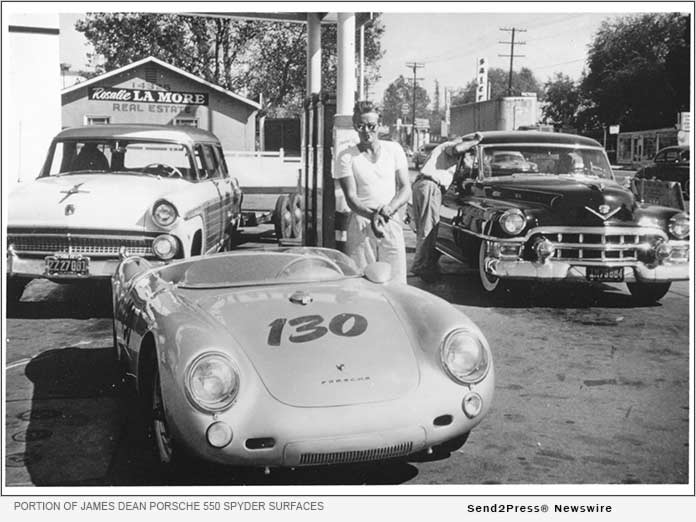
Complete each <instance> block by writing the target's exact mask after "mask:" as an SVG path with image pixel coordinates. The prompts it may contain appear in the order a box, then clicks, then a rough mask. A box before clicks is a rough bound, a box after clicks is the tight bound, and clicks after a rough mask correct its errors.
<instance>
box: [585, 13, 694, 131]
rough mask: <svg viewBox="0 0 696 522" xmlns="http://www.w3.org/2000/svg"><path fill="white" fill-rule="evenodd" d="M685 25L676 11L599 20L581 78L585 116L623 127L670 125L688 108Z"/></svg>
mask: <svg viewBox="0 0 696 522" xmlns="http://www.w3.org/2000/svg"><path fill="white" fill-rule="evenodd" d="M689 25H690V20H689V16H688V15H683V14H680V13H650V14H642V15H636V16H629V17H623V18H619V19H615V20H611V21H605V22H603V23H602V25H601V26H600V28H599V30H598V31H597V33H596V35H595V37H594V40H593V41H592V43H591V44H590V47H589V51H588V60H587V68H588V72H587V74H586V75H585V77H584V78H583V80H582V84H581V90H582V95H583V97H584V98H585V100H586V102H587V107H586V109H585V111H583V112H585V113H586V117H587V116H590V117H591V118H593V119H594V121H595V122H596V123H599V124H600V125H601V124H602V123H603V124H617V123H618V124H621V126H622V129H625V130H637V129H649V128H656V127H663V126H669V125H673V124H674V122H675V120H676V114H677V112H679V111H682V110H689V80H690V76H689V74H690V73H689V54H690V49H689Z"/></svg>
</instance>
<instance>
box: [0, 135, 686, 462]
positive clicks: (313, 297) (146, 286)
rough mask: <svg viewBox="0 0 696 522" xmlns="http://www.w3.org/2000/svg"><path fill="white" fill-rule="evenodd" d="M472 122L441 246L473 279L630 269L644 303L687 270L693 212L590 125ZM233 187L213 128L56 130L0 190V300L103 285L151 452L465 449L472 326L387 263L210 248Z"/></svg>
mask: <svg viewBox="0 0 696 522" xmlns="http://www.w3.org/2000/svg"><path fill="white" fill-rule="evenodd" d="M470 137H471V136H465V137H464V141H469V140H468V138H470ZM479 137H480V140H478V141H477V144H476V145H475V146H474V147H473V151H472V150H471V149H469V150H458V149H455V150H454V152H455V154H459V155H460V156H461V160H460V161H459V163H458V165H457V169H456V173H455V176H454V180H453V182H452V184H451V186H450V187H449V188H448V189H447V192H446V193H445V195H444V197H443V207H442V209H441V225H440V227H439V231H438V237H437V248H438V250H439V251H440V252H442V253H443V254H446V255H448V256H451V257H453V258H454V259H456V260H458V261H461V262H465V263H469V264H471V265H473V266H475V267H476V268H477V270H478V276H479V281H480V283H481V286H482V287H483V288H484V289H485V290H486V291H487V292H491V293H493V292H497V291H499V289H501V288H503V287H505V286H507V285H509V284H511V283H517V284H524V283H525V282H527V283H529V282H533V281H541V282H550V283H553V282H558V281H574V282H585V283H605V282H625V283H627V285H628V289H629V291H630V292H631V294H633V296H634V297H635V298H636V299H637V300H638V301H639V302H642V303H649V302H654V301H657V300H659V299H660V298H661V297H662V296H664V295H665V293H666V292H667V291H668V289H669V287H670V284H671V282H672V281H677V280H683V279H688V261H689V256H690V242H689V239H690V218H689V216H688V214H687V213H686V212H683V211H681V210H679V209H676V208H670V207H664V206H658V205H649V204H644V203H642V202H641V201H640V200H639V199H638V198H637V197H636V195H635V194H633V193H632V192H631V191H630V190H628V189H626V188H625V187H623V186H621V185H619V184H618V183H617V182H616V181H615V179H614V176H613V173H612V170H611V167H610V165H609V162H608V160H607V157H606V154H605V151H604V150H603V149H602V147H601V146H600V145H599V144H598V143H597V142H596V141H594V140H591V139H588V138H583V137H580V136H574V135H567V134H556V133H541V132H534V131H529V132H482V133H479ZM434 145H435V144H433V147H431V149H432V148H434ZM420 152H423V153H425V147H423V150H422V151H420ZM429 152H430V151H428V153H429ZM466 152H473V153H474V157H475V160H474V162H473V166H472V165H471V163H470V162H465V161H464V159H463V156H464V154H465V153H466ZM415 156H417V154H416V155H415ZM415 156H414V157H415ZM421 159H422V160H423V161H424V160H425V156H424V157H423V158H421ZM414 161H415V160H414ZM418 163H419V164H421V160H418ZM298 198H299V196H298ZM279 201H280V200H279ZM241 202H242V191H241V189H240V187H239V184H238V183H237V181H236V179H235V178H234V177H233V176H232V175H231V173H230V172H229V171H228V168H227V165H226V163H225V159H224V156H223V154H222V148H221V146H220V143H219V141H218V140H217V139H216V138H215V136H214V135H212V134H211V133H209V132H206V131H202V130H198V129H193V128H185V127H169V126H166V127H165V126H152V125H147V126H141V125H137V126H136V125H129V126H101V127H97V126H93V127H84V128H76V129H68V130H65V131H63V132H61V133H60V134H59V135H58V136H57V137H56V138H55V140H54V141H53V143H52V144H51V147H50V150H49V153H48V157H47V159H46V162H45V165H44V167H43V169H42V171H41V174H40V176H39V178H38V179H37V180H36V181H35V182H33V183H29V184H26V185H23V186H21V187H19V188H18V190H16V191H15V192H14V193H13V194H12V199H11V204H10V209H9V226H8V252H7V255H8V272H7V283H8V290H7V293H8V296H9V299H17V298H18V297H19V294H21V291H22V288H23V286H24V285H25V284H26V283H27V282H28V281H29V280H30V279H32V278H37V277H43V278H47V279H51V280H55V281H79V280H92V279H103V280H110V282H111V288H112V305H113V343H114V354H115V358H116V359H117V361H118V363H119V365H120V366H121V368H122V369H123V372H124V375H128V376H131V377H134V378H135V385H136V388H137V390H138V392H139V400H140V401H141V406H143V411H144V412H145V416H146V418H147V421H148V422H147V426H146V429H147V430H148V432H149V433H150V434H151V435H152V440H153V449H154V450H155V452H156V453H157V455H158V459H159V461H160V462H161V463H162V464H163V465H164V466H170V465H171V464H174V463H176V462H177V461H178V460H180V459H181V458H184V457H190V456H193V457H195V458H197V459H202V460H204V461H209V462H216V463H221V464H230V465H252V466H262V467H276V466H278V467H299V466H316V465H329V464H343V463H355V462H369V461H377V460H384V459H403V458H409V457H411V456H413V455H415V454H418V453H421V452H430V453H433V452H434V453H436V454H444V455H447V454H448V453H449V452H451V451H453V450H454V449H456V448H458V447H459V446H461V445H462V444H463V443H464V442H465V441H466V439H467V437H468V436H469V433H470V432H471V430H472V429H473V428H474V427H475V426H476V425H477V424H478V423H479V422H480V421H481V420H482V418H483V417H484V416H485V414H486V412H487V411H488V409H489V408H490V405H491V402H492V398H493V389H494V379H495V377H494V369H493V358H492V354H491V349H490V347H489V346H488V343H487V341H486V339H485V337H484V336H483V334H482V333H481V332H480V330H479V329H478V328H477V327H476V325H474V324H473V323H472V322H471V321H470V320H469V319H468V318H467V317H466V316H464V315H463V314H462V313H461V312H459V311H458V310H456V309H455V308H454V307H453V306H451V305H450V304H449V303H447V302H445V301H443V300H441V299H438V298H436V297H435V296H433V295H432V294H430V293H428V292H424V291H422V290H419V289H417V288H414V287H411V286H406V285H390V284H386V283H387V282H388V281H389V279H390V267H389V265H388V264H385V263H373V264H371V265H369V266H368V267H367V268H366V269H365V270H358V268H357V266H356V265H355V264H354V263H353V261H352V260H351V259H350V258H348V257H347V256H345V255H344V254H342V253H340V252H338V251H336V250H330V249H323V248H312V247H295V248H285V249H279V250H278V251H274V252H269V251H265V250H247V251H238V252H222V253H218V251H220V250H227V249H229V247H230V246H231V243H232V241H233V237H234V234H235V233H236V229H237V227H238V226H239V223H240V215H241ZM36 209H39V210H38V211H37V210H36ZM296 211H297V212H299V213H300V214H301V213H302V207H301V202H299V203H292V204H291V203H290V202H289V199H288V198H287V197H286V198H285V199H282V203H280V202H279V203H278V205H277V208H276V212H277V215H278V216H284V219H285V221H279V222H278V223H276V226H281V225H282V226H286V227H288V231H287V232H285V235H286V236H287V237H292V236H293V234H295V233H296V234H297V236H298V237H299V235H300V231H301V225H297V227H298V230H297V231H296V232H292V230H291V224H292V223H301V221H297V220H295V221H293V215H294V212H296ZM300 217H301V216H300Z"/></svg>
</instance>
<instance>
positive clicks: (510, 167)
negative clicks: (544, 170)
mask: <svg viewBox="0 0 696 522" xmlns="http://www.w3.org/2000/svg"><path fill="white" fill-rule="evenodd" d="M489 158H490V159H489V160H488V162H487V166H488V168H489V169H490V171H491V175H492V176H503V175H506V174H513V173H515V172H534V171H535V170H536V165H535V164H534V163H530V162H529V161H527V160H526V159H525V157H524V155H523V154H522V153H521V152H519V151H516V150H499V151H495V152H493V154H492V155H491V156H489ZM484 160H485V158H484Z"/></svg>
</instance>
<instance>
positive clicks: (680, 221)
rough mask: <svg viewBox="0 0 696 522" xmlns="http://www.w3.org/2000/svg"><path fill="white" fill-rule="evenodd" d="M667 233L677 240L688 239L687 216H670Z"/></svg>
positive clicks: (683, 214) (688, 226)
mask: <svg viewBox="0 0 696 522" xmlns="http://www.w3.org/2000/svg"><path fill="white" fill-rule="evenodd" d="M668 226H669V233H670V234H672V235H673V236H674V237H676V238H677V239H684V238H685V237H688V235H689V232H690V231H691V230H690V228H691V227H690V223H689V214H686V213H685V212H680V213H679V214H675V215H674V216H672V219H670V220H669V225H668Z"/></svg>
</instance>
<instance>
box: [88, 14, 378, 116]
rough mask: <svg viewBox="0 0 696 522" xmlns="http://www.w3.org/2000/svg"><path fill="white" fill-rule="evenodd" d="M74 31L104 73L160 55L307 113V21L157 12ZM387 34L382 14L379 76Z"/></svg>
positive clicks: (332, 50)
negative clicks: (82, 37)
mask: <svg viewBox="0 0 696 522" xmlns="http://www.w3.org/2000/svg"><path fill="white" fill-rule="evenodd" d="M75 28H76V29H77V30H78V31H79V32H82V33H83V34H84V35H85V37H86V38H87V40H88V41H89V42H90V43H91V44H92V46H93V47H94V49H95V51H96V53H97V54H99V55H101V56H102V57H103V62H102V63H101V64H100V69H99V72H106V71H111V70H114V69H117V68H119V67H123V66H124V65H127V64H130V63H132V62H133V61H136V60H139V59H142V58H145V57H147V56H155V57H156V58H159V59H160V60H163V61H165V62H167V63H170V64H172V65H174V66H176V67H179V68H181V69H183V70H185V71H187V72H190V73H191V74H195V75H196V76H199V77H201V78H203V79H205V80H208V81H210V82H212V83H215V84H217V85H220V86H221V87H224V88H226V89H229V90H231V91H234V92H239V93H240V94H242V95H245V96H247V97H250V98H258V97H259V95H260V94H263V99H264V110H265V111H267V112H268V113H269V114H270V115H274V116H275V115H287V114H292V113H299V112H301V111H302V102H303V100H304V97H305V84H306V82H305V77H306V68H307V64H306V46H307V29H306V26H305V25H304V24H292V23H283V22H264V21H248V20H238V19H222V18H207V17H200V16H185V15H177V14H154V13H88V14H87V15H86V17H85V18H84V19H81V20H78V21H77V23H76V24H75ZM383 32H384V26H383V24H382V23H381V20H380V18H379V15H377V16H376V17H375V18H373V20H372V21H370V22H368V24H367V25H366V29H365V57H366V73H367V78H368V80H369V81H370V82H375V81H377V80H378V79H379V60H380V58H381V57H382V55H383V51H382V49H381V43H380V39H381V36H382V34H383ZM322 44H323V53H322V57H323V59H322V71H323V77H322V88H323V89H325V90H327V91H329V92H332V91H335V88H336V53H337V52H336V28H335V26H324V27H322Z"/></svg>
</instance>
